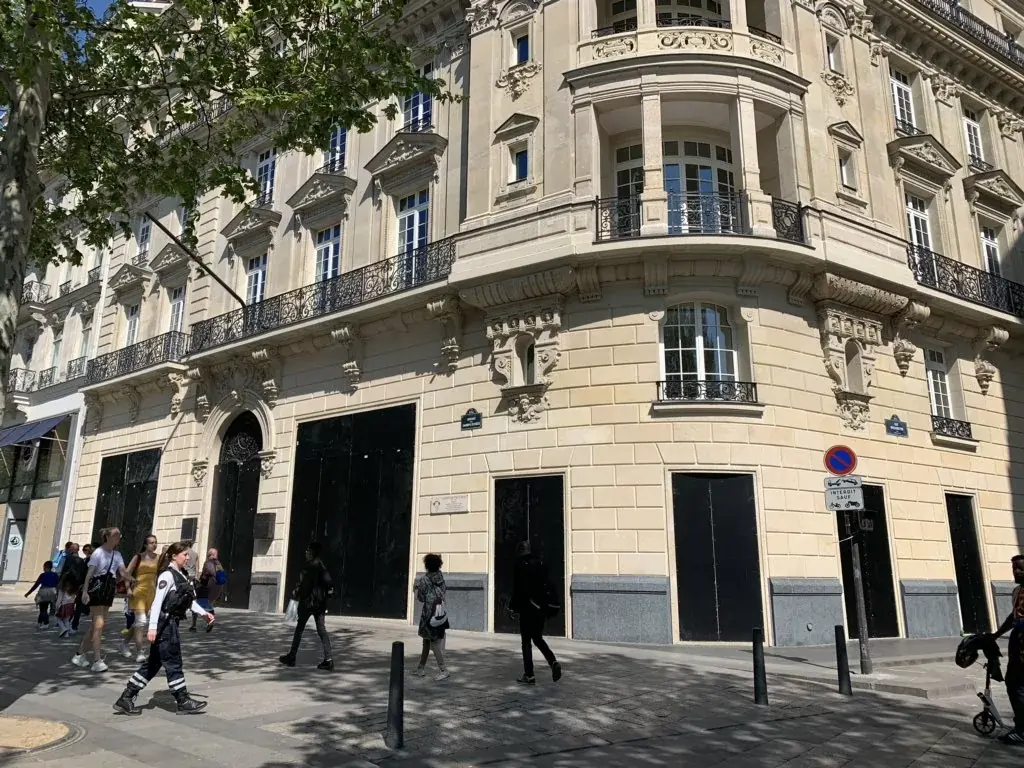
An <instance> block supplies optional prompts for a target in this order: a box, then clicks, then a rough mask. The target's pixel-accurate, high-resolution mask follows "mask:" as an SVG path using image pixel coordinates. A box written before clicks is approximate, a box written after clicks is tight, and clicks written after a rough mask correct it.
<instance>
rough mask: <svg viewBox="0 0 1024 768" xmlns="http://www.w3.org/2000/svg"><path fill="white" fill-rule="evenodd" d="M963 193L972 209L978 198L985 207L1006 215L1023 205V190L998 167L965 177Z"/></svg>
mask: <svg viewBox="0 0 1024 768" xmlns="http://www.w3.org/2000/svg"><path fill="white" fill-rule="evenodd" d="M964 193H965V194H966V195H967V202H968V203H970V204H971V210H972V211H973V210H974V205H975V203H977V202H978V201H979V200H980V201H981V202H982V204H983V205H985V206H986V207H988V208H994V209H995V210H997V211H999V212H1001V213H1005V214H1007V215H1011V214H1012V213H1013V212H1014V211H1016V210H1017V209H1018V208H1020V207H1021V206H1024V191H1022V190H1021V188H1020V187H1019V186H1017V185H1016V184H1015V183H1014V182H1013V179H1011V178H1010V177H1009V175H1008V174H1007V173H1006V171H1002V170H999V169H996V170H994V171H987V172H986V173H976V174H974V175H973V176H968V177H967V178H965V179H964Z"/></svg>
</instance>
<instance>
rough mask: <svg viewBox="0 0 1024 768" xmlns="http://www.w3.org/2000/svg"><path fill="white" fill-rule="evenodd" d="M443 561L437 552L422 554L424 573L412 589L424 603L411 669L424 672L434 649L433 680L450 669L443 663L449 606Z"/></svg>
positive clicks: (446, 675) (417, 578) (447, 673)
mask: <svg viewBox="0 0 1024 768" xmlns="http://www.w3.org/2000/svg"><path fill="white" fill-rule="evenodd" d="M442 565H444V561H443V560H442V559H441V556H440V555H435V554H429V555H426V556H425V557H424V558H423V568H424V571H425V573H423V574H422V575H420V576H417V577H416V581H415V583H414V585H413V590H414V591H415V594H416V600H417V601H418V602H420V603H422V604H423V609H422V610H421V611H420V624H419V632H418V633H417V634H419V636H420V637H421V638H423V646H422V648H421V650H420V663H419V664H417V665H416V671H415V672H414V673H413V674H415V675H416V676H417V677H423V676H424V675H426V674H427V659H428V658H429V656H430V652H431V651H433V652H434V660H435V661H437V675H435V676H434V680H435V681H437V682H441V681H442V680H447V679H448V678H449V677H450V676H451V673H450V672H449V671H448V666H447V664H445V658H444V648H445V631H446V630H447V629H448V627H449V624H448V607H447V605H446V603H445V597H446V595H447V587H446V586H445V583H444V574H443V573H441V566H442Z"/></svg>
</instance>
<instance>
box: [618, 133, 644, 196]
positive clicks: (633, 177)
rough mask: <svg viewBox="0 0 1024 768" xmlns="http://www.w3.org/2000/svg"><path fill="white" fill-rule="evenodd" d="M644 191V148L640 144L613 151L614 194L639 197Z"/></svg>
mask: <svg viewBox="0 0 1024 768" xmlns="http://www.w3.org/2000/svg"><path fill="white" fill-rule="evenodd" d="M643 191H644V148H643V145H641V144H634V145H633V146H631V147H620V148H619V149H617V150H616V151H615V196H616V197H618V198H619V199H620V200H621V199H623V198H629V197H639V196H640V193H641V192H643Z"/></svg>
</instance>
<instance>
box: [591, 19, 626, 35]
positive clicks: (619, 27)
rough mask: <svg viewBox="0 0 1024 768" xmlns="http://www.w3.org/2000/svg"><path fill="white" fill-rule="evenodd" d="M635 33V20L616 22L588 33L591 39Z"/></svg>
mask: <svg viewBox="0 0 1024 768" xmlns="http://www.w3.org/2000/svg"><path fill="white" fill-rule="evenodd" d="M635 31H636V19H622V20H621V21H616V22H615V23H614V24H609V25H608V26H607V27H600V28H598V29H595V30H594V31H593V32H591V33H590V36H591V37H593V38H598V37H608V36H609V35H618V34H620V33H622V32H635Z"/></svg>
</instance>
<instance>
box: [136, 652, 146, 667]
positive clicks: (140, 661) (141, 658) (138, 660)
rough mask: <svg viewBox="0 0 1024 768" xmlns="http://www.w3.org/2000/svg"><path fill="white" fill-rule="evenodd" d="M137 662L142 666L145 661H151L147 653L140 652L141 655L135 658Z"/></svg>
mask: <svg viewBox="0 0 1024 768" xmlns="http://www.w3.org/2000/svg"><path fill="white" fill-rule="evenodd" d="M135 660H136V661H137V662H139V664H141V663H142V662H144V661H149V654H148V653H146V652H145V651H139V655H138V656H136V657H135Z"/></svg>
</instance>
